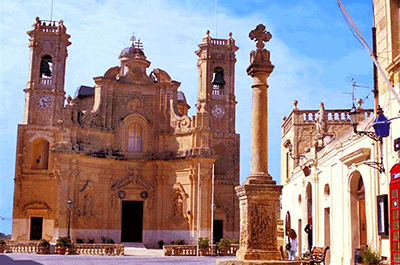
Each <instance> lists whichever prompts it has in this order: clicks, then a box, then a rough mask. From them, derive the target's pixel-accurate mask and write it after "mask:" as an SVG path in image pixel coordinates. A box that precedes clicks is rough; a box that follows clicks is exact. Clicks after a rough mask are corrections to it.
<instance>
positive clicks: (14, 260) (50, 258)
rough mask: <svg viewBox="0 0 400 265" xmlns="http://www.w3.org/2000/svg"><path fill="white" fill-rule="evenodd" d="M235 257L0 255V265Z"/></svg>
mask: <svg viewBox="0 0 400 265" xmlns="http://www.w3.org/2000/svg"><path fill="white" fill-rule="evenodd" d="M234 258H235V257H135V256H121V257H110V256H80V255H37V254H1V255H0V265H8V264H15V265H18V264H20V265H37V264H43V265H102V264H104V265H112V264H126V265H128V264H129V265H132V264H138V265H139V264H140V265H154V264H182V265H183V264H185V265H186V264H188V265H215V262H216V260H218V259H234Z"/></svg>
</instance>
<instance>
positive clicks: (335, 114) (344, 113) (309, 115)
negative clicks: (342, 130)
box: [282, 109, 374, 135]
mask: <svg viewBox="0 0 400 265" xmlns="http://www.w3.org/2000/svg"><path fill="white" fill-rule="evenodd" d="M349 111H350V110H349V109H331V110H330V109H326V110H325V120H326V122H327V124H328V125H330V124H337V123H340V124H348V125H350V124H351V121H350V115H349ZM373 114H374V111H373V109H359V110H358V115H361V116H362V118H361V119H360V120H364V119H367V118H368V117H369V116H371V115H373ZM318 116H319V110H293V112H292V113H291V114H290V115H289V117H287V118H284V120H283V124H282V129H283V131H282V133H283V135H285V134H286V133H287V132H288V131H289V130H290V129H291V128H292V127H293V125H295V124H297V125H299V124H314V123H316V122H317V121H318Z"/></svg>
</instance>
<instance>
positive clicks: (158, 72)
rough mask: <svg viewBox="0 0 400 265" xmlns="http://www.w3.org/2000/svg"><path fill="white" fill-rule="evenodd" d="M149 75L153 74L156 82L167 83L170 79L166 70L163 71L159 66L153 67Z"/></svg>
mask: <svg viewBox="0 0 400 265" xmlns="http://www.w3.org/2000/svg"><path fill="white" fill-rule="evenodd" d="M150 75H151V76H152V75H153V76H155V79H156V82H157V83H169V82H171V81H172V79H171V77H170V76H169V74H168V73H167V72H165V71H164V70H162V69H160V68H156V69H154V70H153V71H152V72H151V74H150Z"/></svg>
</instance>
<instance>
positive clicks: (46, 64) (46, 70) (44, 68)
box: [40, 55, 53, 78]
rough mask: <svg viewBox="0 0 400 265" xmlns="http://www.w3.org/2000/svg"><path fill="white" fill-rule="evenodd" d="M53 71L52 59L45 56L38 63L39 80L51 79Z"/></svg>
mask: <svg viewBox="0 0 400 265" xmlns="http://www.w3.org/2000/svg"><path fill="white" fill-rule="evenodd" d="M52 71H53V59H52V58H51V56H50V55H45V56H43V57H42V59H41V61H40V78H51V77H52Z"/></svg>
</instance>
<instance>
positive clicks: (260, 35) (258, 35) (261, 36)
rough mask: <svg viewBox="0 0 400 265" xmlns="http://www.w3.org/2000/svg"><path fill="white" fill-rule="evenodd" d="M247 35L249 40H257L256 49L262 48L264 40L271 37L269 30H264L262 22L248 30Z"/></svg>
mask: <svg viewBox="0 0 400 265" xmlns="http://www.w3.org/2000/svg"><path fill="white" fill-rule="evenodd" d="M249 37H250V39H251V40H254V39H255V41H257V44H256V46H257V49H259V50H262V49H263V48H264V46H265V45H264V42H267V41H269V40H270V39H271V38H272V35H271V33H270V32H269V31H266V30H265V26H264V25H263V24H259V25H258V26H257V27H256V28H255V29H253V30H252V31H250V33H249Z"/></svg>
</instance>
